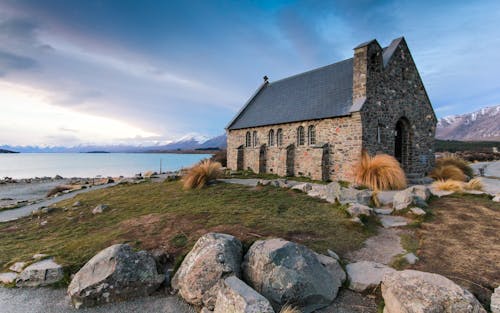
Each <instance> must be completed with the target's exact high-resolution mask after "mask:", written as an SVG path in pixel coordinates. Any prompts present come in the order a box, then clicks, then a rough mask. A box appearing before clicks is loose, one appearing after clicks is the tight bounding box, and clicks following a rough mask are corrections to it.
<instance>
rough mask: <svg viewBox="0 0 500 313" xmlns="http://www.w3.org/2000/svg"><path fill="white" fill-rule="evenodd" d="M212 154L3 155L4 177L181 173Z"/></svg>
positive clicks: (1, 169)
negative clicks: (183, 169)
mask: <svg viewBox="0 0 500 313" xmlns="http://www.w3.org/2000/svg"><path fill="white" fill-rule="evenodd" d="M207 157H210V155H209V154H165V153H16V154H10V153H6V154H3V153H0V177H2V178H3V177H5V176H8V177H12V178H31V177H42V176H50V177H53V176H55V175H61V176H63V177H95V176H97V175H102V176H120V175H123V176H133V175H135V174H137V173H140V172H145V171H148V170H153V171H157V172H158V171H159V170H160V160H161V163H162V171H173V170H178V169H180V168H182V167H189V166H191V165H193V164H195V163H196V162H198V161H200V160H201V159H204V158H207Z"/></svg>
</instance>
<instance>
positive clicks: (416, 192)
mask: <svg viewBox="0 0 500 313" xmlns="http://www.w3.org/2000/svg"><path fill="white" fill-rule="evenodd" d="M430 195H431V192H430V191H429V188H427V187H426V186H422V185H416V186H411V187H409V188H406V189H405V190H402V191H399V192H397V193H396V194H395V195H394V198H393V199H392V206H393V208H394V209H395V210H397V211H399V210H403V209H406V208H407V207H409V206H410V205H412V204H414V205H416V206H423V207H427V202H426V201H427V199H429V197H430Z"/></svg>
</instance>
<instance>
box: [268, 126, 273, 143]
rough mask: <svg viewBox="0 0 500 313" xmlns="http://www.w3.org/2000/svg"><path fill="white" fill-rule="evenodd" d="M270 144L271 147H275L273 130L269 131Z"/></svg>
mask: <svg viewBox="0 0 500 313" xmlns="http://www.w3.org/2000/svg"><path fill="white" fill-rule="evenodd" d="M268 144H269V147H272V146H274V130H273V129H271V130H270V131H269V138H268Z"/></svg>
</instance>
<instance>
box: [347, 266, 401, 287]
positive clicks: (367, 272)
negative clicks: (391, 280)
mask: <svg viewBox="0 0 500 313" xmlns="http://www.w3.org/2000/svg"><path fill="white" fill-rule="evenodd" d="M346 271H347V276H348V277H349V289H351V290H354V291H357V292H363V291H365V290H367V289H373V288H375V287H377V286H378V285H379V284H380V282H381V281H382V279H383V277H384V275H385V274H388V273H392V272H395V271H396V270H395V269H393V268H390V267H388V266H386V265H384V264H381V263H376V262H371V261H360V262H356V263H351V264H347V266H346Z"/></svg>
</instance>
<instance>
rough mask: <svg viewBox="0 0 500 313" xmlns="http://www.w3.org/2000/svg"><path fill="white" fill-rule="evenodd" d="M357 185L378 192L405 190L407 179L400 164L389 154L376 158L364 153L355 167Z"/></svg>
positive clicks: (379, 155)
mask: <svg viewBox="0 0 500 313" xmlns="http://www.w3.org/2000/svg"><path fill="white" fill-rule="evenodd" d="M355 175H356V183H358V184H360V185H364V186H367V187H369V188H370V189H373V190H375V191H377V190H391V189H403V188H405V187H406V177H405V173H404V171H403V169H402V168H401V166H400V165H399V162H398V161H397V160H396V159H395V158H394V157H392V156H390V155H388V154H378V155H376V156H374V157H371V156H370V155H368V153H366V152H364V151H363V153H362V155H361V161H360V162H359V163H358V164H357V165H356V167H355Z"/></svg>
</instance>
